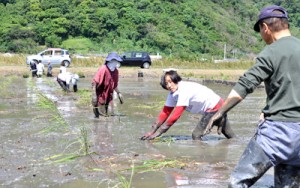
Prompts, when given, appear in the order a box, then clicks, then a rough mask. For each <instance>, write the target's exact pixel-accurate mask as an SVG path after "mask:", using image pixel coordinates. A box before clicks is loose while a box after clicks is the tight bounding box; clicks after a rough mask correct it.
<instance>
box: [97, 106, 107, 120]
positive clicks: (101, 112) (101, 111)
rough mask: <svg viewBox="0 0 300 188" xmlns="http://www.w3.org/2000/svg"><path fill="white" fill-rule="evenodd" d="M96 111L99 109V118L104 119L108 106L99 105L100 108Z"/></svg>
mask: <svg viewBox="0 0 300 188" xmlns="http://www.w3.org/2000/svg"><path fill="white" fill-rule="evenodd" d="M98 109H99V114H100V115H101V116H104V117H107V116H108V114H107V109H108V105H100V106H99V107H98Z"/></svg>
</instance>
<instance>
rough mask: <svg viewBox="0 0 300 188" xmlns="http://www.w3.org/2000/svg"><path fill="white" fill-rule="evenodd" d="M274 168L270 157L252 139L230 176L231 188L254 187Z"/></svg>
mask: <svg viewBox="0 0 300 188" xmlns="http://www.w3.org/2000/svg"><path fill="white" fill-rule="evenodd" d="M271 166H272V164H271V161H270V159H269V157H268V156H267V155H266V154H265V153H264V151H263V150H262V148H261V147H260V146H259V145H258V144H257V142H256V140H255V139H254V138H252V139H251V140H250V142H249V143H248V146H247V148H246V149H245V151H244V153H243V155H242V156H241V158H240V160H239V162H238V164H237V165H236V167H235V169H234V171H233V172H232V174H231V176H230V184H229V185H228V187H230V188H247V187H250V186H251V185H253V184H254V183H255V182H256V181H257V180H258V179H259V178H260V177H261V176H262V175H263V174H264V173H265V172H266V171H267V170H268V169H269V168H270V167H271Z"/></svg>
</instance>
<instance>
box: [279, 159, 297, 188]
mask: <svg viewBox="0 0 300 188" xmlns="http://www.w3.org/2000/svg"><path fill="white" fill-rule="evenodd" d="M274 174H275V176H274V182H275V188H282V187H284V188H299V187H300V167H296V166H291V165H286V164H279V165H277V166H275V171H274Z"/></svg>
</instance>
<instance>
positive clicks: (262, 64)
mask: <svg viewBox="0 0 300 188" xmlns="http://www.w3.org/2000/svg"><path fill="white" fill-rule="evenodd" d="M254 30H255V31H256V32H259V33H260V35H261V37H262V39H263V40H264V41H265V43H266V44H267V46H266V47H265V48H264V49H263V50H262V51H261V52H260V53H259V54H258V56H257V58H256V63H255V64H254V65H253V66H252V67H251V68H250V69H249V70H248V71H246V72H245V73H244V75H243V76H241V77H240V78H239V80H238V82H237V84H236V85H235V86H234V87H233V89H232V90H231V92H230V93H229V95H228V97H227V99H226V100H225V102H224V104H223V105H222V107H221V108H220V109H219V110H218V112H217V113H216V114H215V115H214V116H213V117H212V118H211V121H210V122H209V125H208V126H207V129H206V131H205V134H208V133H209V132H210V130H211V128H212V127H213V125H215V124H216V123H217V122H218V121H219V120H220V118H222V117H223V116H224V115H225V114H227V113H228V112H229V111H230V110H231V109H232V108H234V106H235V105H237V104H238V103H239V102H241V101H242V100H243V99H244V98H245V97H246V96H247V95H248V94H249V93H252V92H253V91H254V90H255V88H256V87H257V86H259V85H260V84H261V82H264V85H265V90H266V94H267V95H266V97H267V99H266V106H265V107H264V108H263V110H262V114H263V118H262V119H261V121H260V123H259V125H258V127H257V131H256V133H255V135H254V136H253V138H252V139H251V140H250V142H249V143H248V146H247V147H246V149H245V151H244V153H243V154H242V156H241V158H240V160H239V162H238V164H237V165H236V167H235V169H234V171H233V172H232V174H231V178H230V184H229V187H241V188H246V187H250V186H252V185H253V184H254V183H255V182H256V181H257V180H258V179H259V178H260V177H261V176H262V175H263V174H264V173H265V172H266V171H267V170H268V169H269V168H271V167H274V168H275V170H274V175H275V178H274V180H275V187H276V188H277V187H278V188H279V187H300V79H299V72H300V40H299V39H298V38H296V37H293V36H292V35H291V33H290V30H289V22H288V13H287V11H286V10H285V9H284V8H283V7H280V6H276V5H272V6H268V7H265V8H263V9H262V10H261V12H260V14H259V17H258V20H257V22H256V23H255V25H254Z"/></svg>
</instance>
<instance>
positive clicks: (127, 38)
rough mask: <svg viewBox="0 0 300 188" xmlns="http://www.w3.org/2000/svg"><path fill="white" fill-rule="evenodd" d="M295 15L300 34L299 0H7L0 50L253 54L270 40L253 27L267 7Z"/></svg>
mask: <svg viewBox="0 0 300 188" xmlns="http://www.w3.org/2000/svg"><path fill="white" fill-rule="evenodd" d="M271 4H276V5H281V6H283V7H285V8H286V9H287V11H288V13H289V18H290V23H291V24H290V25H291V30H292V33H293V35H294V36H297V37H300V28H299V26H300V3H299V2H297V1H296V0H264V1H260V0H126V1H124V0H57V1H52V0H1V1H0V16H1V22H0V52H2V53H6V52H10V53H22V54H30V53H37V52H38V51H40V50H42V49H45V48H47V47H62V48H66V49H68V50H69V51H70V52H71V54H75V53H77V54H78V53H80V54H84V55H88V54H107V53H108V52H110V51H117V52H119V53H122V52H124V51H129V50H142V51H147V52H149V53H151V54H157V53H159V54H160V55H162V56H164V57H169V58H177V59H185V60H192V61H202V60H203V61H206V60H211V59H222V58H223V56H224V54H225V51H224V48H225V47H226V52H227V54H226V58H234V59H235V58H237V59H253V57H255V54H257V53H258V52H259V51H260V50H261V49H262V47H263V46H264V45H265V44H264V42H263V41H262V40H261V37H260V35H259V34H258V33H255V32H254V31H253V25H254V23H255V21H256V19H257V16H258V14H259V10H260V9H261V8H263V7H264V6H266V5H271Z"/></svg>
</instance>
